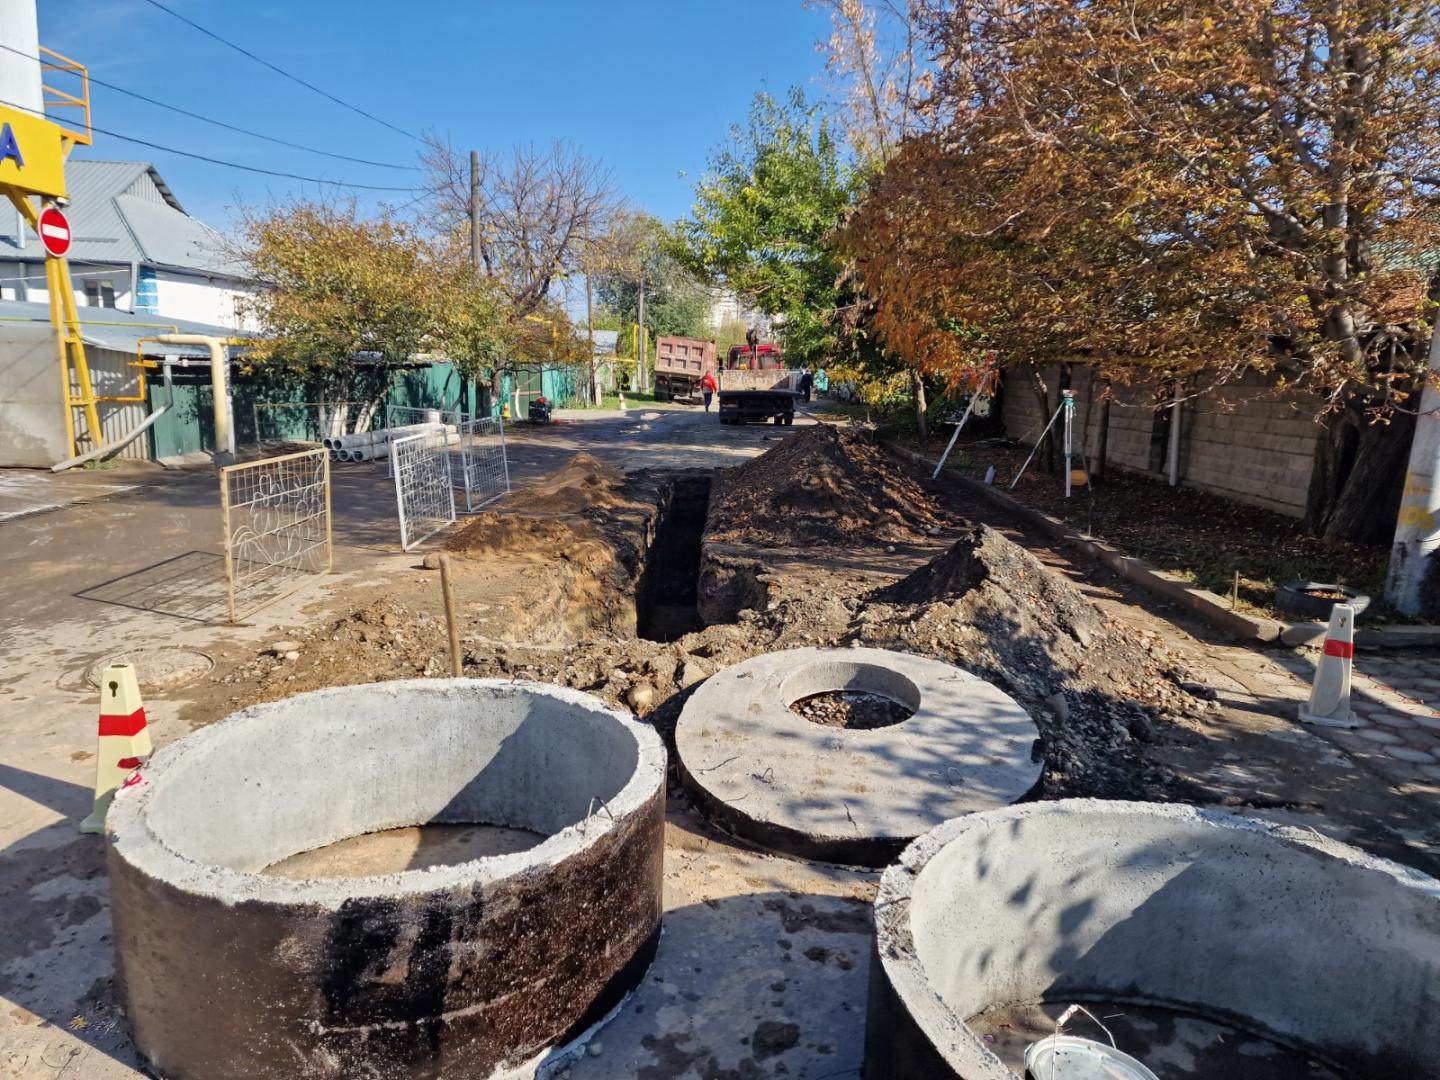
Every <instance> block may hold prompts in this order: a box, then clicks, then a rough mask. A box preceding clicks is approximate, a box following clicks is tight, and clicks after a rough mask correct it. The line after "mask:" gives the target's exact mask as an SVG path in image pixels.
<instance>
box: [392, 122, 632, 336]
mask: <svg viewBox="0 0 1440 1080" xmlns="http://www.w3.org/2000/svg"><path fill="white" fill-rule="evenodd" d="M420 160H421V162H422V163H423V164H424V166H425V167H426V169H428V170H429V173H430V176H429V181H428V185H429V188H430V190H431V192H432V193H433V197H434V203H435V206H436V208H437V210H438V211H439V213H440V214H441V215H442V218H443V220H444V224H445V226H446V227H447V228H448V229H450V230H455V231H458V230H461V229H463V230H465V231H466V232H467V233H468V230H469V223H470V161H469V155H468V153H461V152H458V151H456V149H455V148H454V147H453V146H451V145H450V142H449V141H448V140H447V139H443V138H441V137H440V136H438V135H433V134H432V135H428V136H427V137H426V148H425V149H424V150H423V151H421V154H420ZM479 174H480V175H479V181H480V183H479V187H480V199H479V210H480V215H479V216H480V265H481V270H482V273H483V274H484V275H485V276H486V277H488V278H492V279H494V280H496V281H499V282H500V283H501V285H502V286H503V287H504V289H505V291H506V293H507V294H508V295H509V297H510V301H511V303H512V305H513V306H514V309H515V314H516V315H517V316H524V315H529V314H531V313H533V312H534V311H536V310H537V309H538V308H539V307H540V306H541V305H542V304H543V303H544V302H545V300H546V298H547V297H548V296H549V295H550V290H551V288H552V286H553V285H554V284H555V281H556V279H558V278H561V277H564V276H565V274H566V273H568V272H569V271H571V270H573V269H574V268H576V267H577V266H579V265H580V263H581V258H582V255H583V254H584V251H585V248H586V245H587V244H589V243H590V242H591V241H592V240H593V238H595V237H598V236H600V235H603V234H604V233H605V232H606V230H607V229H608V227H609V223H610V220H611V219H612V218H613V217H614V215H615V214H616V212H617V211H618V210H619V208H620V206H621V200H620V197H619V195H618V194H617V193H616V190H615V187H614V183H613V182H612V180H611V177H610V173H609V170H607V169H606V168H605V167H604V165H602V164H601V163H600V162H599V161H598V160H596V159H594V158H591V157H587V156H586V155H585V154H583V153H581V152H580V151H579V150H577V149H576V148H575V147H573V146H571V145H570V144H568V143H564V142H558V141H557V142H554V143H551V144H550V146H548V147H544V148H541V147H536V146H534V145H521V146H517V147H515V148H514V149H513V150H512V151H510V152H509V153H508V154H500V153H496V152H494V151H481V152H480V155H479Z"/></svg>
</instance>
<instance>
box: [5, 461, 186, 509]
mask: <svg viewBox="0 0 1440 1080" xmlns="http://www.w3.org/2000/svg"><path fill="white" fill-rule="evenodd" d="M164 475H165V474H164V473H163V472H161V471H160V470H159V469H157V468H155V467H153V466H148V465H143V464H141V463H139V462H133V463H131V462H127V463H124V464H122V465H119V466H117V467H116V468H113V469H83V468H76V469H67V470H66V471H65V472H61V473H53V472H51V471H50V470H49V469H0V522H3V521H13V520H15V519H16V518H23V517H28V516H29V515H31V514H43V513H45V512H46V511H48V510H59V509H61V508H63V507H66V506H79V505H81V504H83V503H87V502H94V501H95V500H96V499H106V498H110V497H111V496H114V495H119V494H121V493H123V492H126V491H134V490H136V489H137V488H140V487H145V486H147V485H149V484H154V483H158V482H159V481H160V480H161V479H162V478H163V477H164Z"/></svg>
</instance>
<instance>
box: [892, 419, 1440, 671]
mask: <svg viewBox="0 0 1440 1080" xmlns="http://www.w3.org/2000/svg"><path fill="white" fill-rule="evenodd" d="M884 446H885V447H886V449H888V450H890V451H892V452H894V453H895V454H898V455H899V456H900V457H902V458H904V459H906V460H907V461H911V462H914V463H915V464H916V465H923V466H925V468H926V469H927V470H931V469H933V468H934V462H932V461H930V460H928V459H927V458H925V457H924V456H923V455H921V454H917V453H916V452H915V451H914V450H910V449H907V448H906V447H903V446H898V445H896V444H895V443H894V442H892V441H890V440H885V441H884ZM940 478H941V481H942V482H944V483H947V484H949V485H950V486H952V487H957V488H959V489H960V490H963V491H965V492H966V493H968V494H973V495H978V496H980V497H981V498H983V499H986V500H988V501H989V502H991V503H992V504H994V505H995V506H998V507H999V508H1000V509H1002V510H1005V511H1007V512H1009V513H1011V514H1014V515H1015V516H1016V517H1018V518H1020V519H1021V520H1023V521H1024V522H1026V523H1027V524H1029V525H1033V526H1034V527H1035V528H1037V529H1039V530H1040V531H1041V532H1043V533H1046V534H1047V535H1049V536H1052V537H1054V538H1055V539H1056V540H1059V541H1061V542H1062V543H1064V544H1067V545H1069V546H1070V547H1073V548H1075V549H1077V550H1078V551H1080V552H1082V553H1083V554H1085V555H1086V556H1088V557H1089V558H1091V559H1094V560H1095V561H1096V562H1098V563H1100V564H1101V565H1102V566H1104V567H1105V568H1106V569H1108V570H1112V571H1114V572H1115V573H1117V574H1119V575H1120V576H1121V577H1123V578H1124V579H1125V580H1126V581H1130V582H1133V583H1134V584H1136V585H1139V586H1140V587H1141V588H1144V589H1149V590H1150V591H1151V592H1153V593H1156V594H1157V595H1159V596H1163V597H1164V598H1165V599H1167V600H1171V601H1174V602H1175V603H1178V604H1179V605H1180V606H1182V607H1184V608H1186V609H1187V610H1189V611H1192V612H1194V613H1195V614H1196V615H1198V616H1200V618H1202V619H1204V620H1205V621H1206V622H1208V623H1210V624H1211V625H1212V626H1214V627H1216V628H1217V629H1220V630H1223V631H1225V632H1226V633H1229V634H1234V635H1235V636H1236V637H1238V638H1242V639H1247V640H1250V641H1258V642H1263V643H1267V644H1268V643H1271V642H1278V643H1279V644H1281V645H1308V644H1312V643H1318V642H1319V641H1320V639H1321V638H1323V637H1324V636H1325V627H1326V624H1325V623H1323V622H1302V623H1288V622H1281V621H1279V620H1278V619H1269V618H1265V617H1264V616H1259V615H1246V614H1244V613H1243V612H1239V611H1235V610H1233V609H1232V608H1231V607H1230V604H1229V602H1228V601H1227V600H1226V599H1225V598H1224V597H1222V596H1218V595H1216V594H1215V593H1213V592H1210V591H1209V590H1208V589H1197V588H1195V587H1194V586H1193V585H1190V584H1188V583H1187V582H1186V581H1185V580H1184V579H1183V578H1181V577H1179V576H1178V575H1176V574H1170V573H1166V572H1165V571H1164V570H1161V569H1159V568H1158V567H1156V566H1154V565H1152V564H1151V563H1148V562H1146V561H1145V560H1144V559H1140V558H1136V557H1135V556H1134V555H1128V554H1126V553H1125V552H1124V551H1122V550H1120V549H1119V548H1117V547H1114V546H1113V545H1110V544H1107V543H1105V542H1104V541H1102V540H1097V539H1095V538H1094V537H1093V536H1087V535H1086V534H1084V533H1081V532H1077V531H1076V530H1074V529H1072V528H1070V526H1068V525H1066V524H1065V523H1064V522H1063V521H1061V520H1060V519H1059V518H1055V517H1051V516H1050V515H1049V514H1046V513H1044V512H1043V511H1040V510H1036V509H1035V508H1034V507H1031V506H1026V505H1025V504H1024V503H1022V502H1020V501H1019V500H1018V499H1016V498H1014V497H1013V496H1011V495H1009V494H1007V493H1006V492H1004V491H1001V490H1000V489H999V488H997V487H995V486H994V485H993V484H983V483H981V482H980V481H978V480H975V479H972V478H971V477H968V476H960V475H958V474H956V473H954V472H952V471H948V470H942V471H941V474H940ZM1355 645H1356V647H1357V648H1362V649H1366V648H1371V649H1391V648H1404V647H1407V646H1420V645H1440V626H1369V627H1366V626H1360V627H1356V628H1355Z"/></svg>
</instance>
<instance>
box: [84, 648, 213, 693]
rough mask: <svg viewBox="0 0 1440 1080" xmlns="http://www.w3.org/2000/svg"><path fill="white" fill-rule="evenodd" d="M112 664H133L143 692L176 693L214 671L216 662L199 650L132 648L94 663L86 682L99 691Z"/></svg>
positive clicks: (88, 672) (87, 672)
mask: <svg viewBox="0 0 1440 1080" xmlns="http://www.w3.org/2000/svg"><path fill="white" fill-rule="evenodd" d="M111 664H134V665H135V678H136V680H137V681H138V682H139V684H140V690H141V691H142V692H145V691H152V692H153V691H160V690H175V689H178V688H179V687H182V686H189V685H190V684H191V683H194V682H199V681H200V680H201V679H203V678H204V677H205V676H206V675H209V674H210V672H211V671H213V670H214V669H215V661H214V660H212V659H210V657H209V656H207V655H206V654H205V653H203V652H201V651H200V650H199V649H188V648H185V647H183V646H180V645H159V646H155V647H153V648H152V647H146V648H139V649H129V650H127V651H125V652H121V653H115V654H114V655H113V656H107V657H105V658H104V659H103V660H97V661H96V662H95V663H93V664H91V665H90V667H89V669H87V670H86V672H85V681H86V682H87V683H89V684H90V685H91V686H92V687H96V688H99V686H100V679H101V676H102V675H104V673H105V669H106V668H107V667H109V666H110V665H111Z"/></svg>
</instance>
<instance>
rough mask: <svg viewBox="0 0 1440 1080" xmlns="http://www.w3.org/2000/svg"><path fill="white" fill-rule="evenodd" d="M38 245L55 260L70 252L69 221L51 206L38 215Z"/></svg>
mask: <svg viewBox="0 0 1440 1080" xmlns="http://www.w3.org/2000/svg"><path fill="white" fill-rule="evenodd" d="M40 243H42V244H44V245H45V250H46V251H48V252H49V253H50V254H51V255H54V256H55V257H56V258H57V259H58V258H60V257H61V256H62V255H64V254H65V253H66V252H67V251H69V250H70V219H69V218H67V217H66V216H65V215H64V214H62V213H61V212H60V211H59V210H57V209H55V207H53V206H47V207H46V208H45V209H44V210H43V211H41V213H40Z"/></svg>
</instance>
